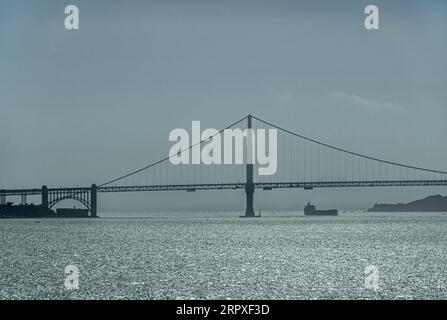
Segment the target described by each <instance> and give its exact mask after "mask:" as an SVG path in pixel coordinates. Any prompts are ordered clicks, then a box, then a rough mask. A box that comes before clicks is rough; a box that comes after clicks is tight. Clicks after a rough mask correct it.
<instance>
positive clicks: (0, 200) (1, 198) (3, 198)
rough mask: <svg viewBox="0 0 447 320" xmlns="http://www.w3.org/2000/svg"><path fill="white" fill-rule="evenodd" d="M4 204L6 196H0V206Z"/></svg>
mask: <svg viewBox="0 0 447 320" xmlns="http://www.w3.org/2000/svg"><path fill="white" fill-rule="evenodd" d="M5 204H6V194H0V205H5Z"/></svg>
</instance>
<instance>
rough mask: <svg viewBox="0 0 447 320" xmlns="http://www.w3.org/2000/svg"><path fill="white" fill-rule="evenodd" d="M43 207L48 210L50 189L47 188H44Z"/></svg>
mask: <svg viewBox="0 0 447 320" xmlns="http://www.w3.org/2000/svg"><path fill="white" fill-rule="evenodd" d="M42 207H44V208H47V209H48V188H47V186H42Z"/></svg>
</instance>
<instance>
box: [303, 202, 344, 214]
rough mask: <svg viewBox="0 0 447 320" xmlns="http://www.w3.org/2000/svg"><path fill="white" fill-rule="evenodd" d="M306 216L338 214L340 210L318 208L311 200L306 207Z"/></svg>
mask: <svg viewBox="0 0 447 320" xmlns="http://www.w3.org/2000/svg"><path fill="white" fill-rule="evenodd" d="M304 215H305V216H337V215H338V210H336V209H332V210H317V209H316V207H315V206H314V205H313V204H311V203H310V202H308V203H307V205H306V206H305V207H304Z"/></svg>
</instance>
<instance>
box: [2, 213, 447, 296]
mask: <svg viewBox="0 0 447 320" xmlns="http://www.w3.org/2000/svg"><path fill="white" fill-rule="evenodd" d="M239 215H240V213H239V212H220V213H219V212H217V213H206V212H204V213H155V214H154V213H153V214H128V213H126V214H125V213H122V214H105V213H103V214H101V216H102V217H101V218H99V219H28V220H20V219H4V220H0V241H1V242H0V244H1V246H0V261H1V264H0V298H1V299H17V298H19V299H36V298H43V299H85V298H87V299H134V298H136V299H182V298H186V299H208V298H212V299H238V298H244V299H245V298H250V299H252V298H261V299H264V298H269V299H317V298H318V299H321V298H322V299H340V298H342V299H351V298H365V299H396V298H397V299H432V298H440V299H445V298H446V297H447V281H446V279H447V278H446V276H447V267H446V263H447V259H446V258H447V250H446V249H447V234H446V231H447V215H446V214H443V213H365V212H360V211H358V212H341V213H340V215H339V216H338V217H304V216H303V213H302V212H298V213H297V212H263V213H262V217H261V218H254V219H241V218H238V216H239ZM67 265H75V266H77V267H78V269H79V272H80V274H79V289H78V290H66V288H65V286H64V282H65V279H66V275H65V274H64V270H65V267H66V266H67ZM369 265H374V266H375V267H377V270H378V282H377V281H376V282H371V281H372V280H371V279H372V278H371V275H365V268H366V267H367V266H369ZM365 278H366V279H365ZM365 280H366V283H365ZM373 280H374V279H373ZM373 283H374V284H375V285H374V287H375V288H376V290H374V288H373V287H371V284H373ZM376 284H377V285H378V287H377V286H376Z"/></svg>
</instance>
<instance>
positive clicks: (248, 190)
mask: <svg viewBox="0 0 447 320" xmlns="http://www.w3.org/2000/svg"><path fill="white" fill-rule="evenodd" d="M254 193H255V190H254V187H253V185H252V186H251V187H249V186H246V187H245V194H246V197H247V204H246V207H245V216H246V217H254V216H255V209H254V207H253V194H254Z"/></svg>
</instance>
